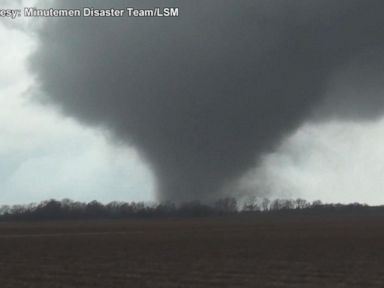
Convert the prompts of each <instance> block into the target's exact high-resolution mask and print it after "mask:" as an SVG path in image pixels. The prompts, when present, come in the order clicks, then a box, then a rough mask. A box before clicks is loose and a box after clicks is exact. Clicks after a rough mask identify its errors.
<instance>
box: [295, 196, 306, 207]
mask: <svg viewBox="0 0 384 288" xmlns="http://www.w3.org/2000/svg"><path fill="white" fill-rule="evenodd" d="M295 205H296V209H305V208H308V207H309V203H308V202H307V201H306V200H304V199H301V198H297V199H296V200H295Z"/></svg>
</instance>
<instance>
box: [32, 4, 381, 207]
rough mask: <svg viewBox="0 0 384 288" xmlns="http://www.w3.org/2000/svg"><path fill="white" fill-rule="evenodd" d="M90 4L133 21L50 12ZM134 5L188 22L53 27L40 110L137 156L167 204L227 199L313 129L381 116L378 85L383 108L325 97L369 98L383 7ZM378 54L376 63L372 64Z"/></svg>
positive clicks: (46, 36) (44, 43)
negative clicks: (168, 10)
mask: <svg viewBox="0 0 384 288" xmlns="http://www.w3.org/2000/svg"><path fill="white" fill-rule="evenodd" d="M91 4H92V5H91ZM79 5H81V6H79ZM88 5H91V6H92V7H94V8H110V7H109V6H111V5H112V6H113V7H114V8H119V9H120V8H121V9H124V8H126V7H127V2H126V1H113V4H111V3H108V4H106V3H105V1H101V0H100V1H92V2H91V1H83V2H81V4H80V2H79V1H55V2H54V5H53V6H55V8H60V7H66V8H76V7H80V8H81V7H84V6H88ZM107 6H108V7H107ZM129 6H130V7H137V8H153V7H158V6H167V7H179V9H180V16H179V17H175V18H128V17H122V18H117V19H112V18H61V19H54V18H51V19H48V20H46V22H45V25H43V27H42V29H41V30H40V31H39V33H38V37H39V42H40V44H39V48H38V49H37V51H36V53H35V54H34V55H33V56H32V57H31V70H32V71H33V72H34V73H35V75H36V76H37V80H38V82H39V85H40V89H41V92H42V93H41V94H40V98H39V100H40V101H45V102H49V103H52V104H54V105H56V107H58V108H59V109H60V110H61V111H62V113H65V114H67V115H70V116H73V117H75V118H77V119H78V120H79V121H80V122H82V123H85V124H87V125H92V126H97V127H103V128H106V129H108V130H109V131H110V132H111V134H113V135H114V137H115V139H117V140H118V141H123V142H126V143H127V144H129V145H134V146H135V147H136V148H137V149H138V151H139V153H140V155H141V156H142V157H143V159H145V160H146V161H147V162H148V163H149V164H150V165H151V168H152V170H153V173H154V175H155V177H156V179H157V190H158V198H159V199H160V200H168V199H170V200H174V201H180V200H193V199H200V200H209V199H214V198H216V197H219V196H221V195H223V194H222V193H226V192H225V191H228V189H226V188H227V187H230V184H232V183H233V182H234V181H236V180H237V179H239V177H241V176H242V175H244V173H246V172H247V171H248V170H249V169H251V168H252V167H254V166H255V165H257V164H258V161H259V160H260V157H261V156H262V155H264V154H265V153H268V152H270V151H273V149H275V148H276V147H277V146H278V145H279V143H280V142H281V140H282V139H284V137H285V136H287V135H289V134H290V133H292V132H293V131H294V130H295V129H296V128H297V127H299V126H300V125H301V124H302V123H303V122H304V121H306V120H307V119H310V118H311V119H315V118H316V119H319V120H321V121H324V120H327V119H329V118H331V117H334V116H335V115H336V117H348V118H352V119H354V117H357V118H356V119H361V118H362V117H363V118H366V119H370V118H372V117H374V116H377V115H378V114H380V113H381V108H382V105H381V104H382V103H381V102H382V101H381V100H380V99H381V98H380V97H377V93H380V91H382V90H381V84H379V83H375V84H374V85H376V86H375V87H376V88H372V87H371V86H369V87H370V89H371V88H372V89H376V90H375V91H376V92H377V93H376V94H375V95H376V96H375V97H368V98H367V97H365V95H362V94H361V93H355V94H353V95H352V96H351V93H349V92H348V91H346V93H334V94H332V93H328V92H329V87H330V86H332V85H333V84H332V83H333V82H332V81H336V82H337V83H342V84H343V85H344V86H343V87H348V85H349V84H352V83H353V84H354V85H357V86H358V87H363V86H364V85H363V84H362V86H360V84H359V83H360V82H358V81H357V82H356V79H355V78H356V77H349V76H348V75H358V73H355V72H353V71H354V69H355V70H357V71H360V72H361V71H364V69H362V68H361V67H364V65H368V66H369V67H371V65H370V64H371V63H373V62H375V59H383V58H382V56H383V48H384V38H383V35H382V30H383V27H384V17H383V16H382V15H383V10H384V3H383V2H382V1H378V0H372V1H364V0H348V1H342V0H340V1H330V0H321V1H320V0H318V1H317V0H308V1H295V0H273V1H271V0H258V1H251V0H249V1H248V0H244V1H236V2H235V1H217V0H214V1H202V0H197V1H160V2H159V1H145V3H143V2H142V1H130V2H129ZM367 53H368V54H369V55H373V56H370V57H368V58H369V59H368V60H365V58H364V56H362V55H368V54H367ZM356 59H357V60H356ZM372 59H373V60H372ZM359 61H360V62H359ZM351 63H352V64H351ZM379 70H380V69H376V68H374V69H371V70H370V72H372V73H373V74H375V75H376V74H378V73H380V71H379ZM338 71H342V72H340V73H341V74H340V73H339V74H338ZM349 71H352V72H349ZM360 72H359V73H360ZM348 73H350V74H348ZM338 75H346V76H345V77H344V76H343V77H344V78H343V77H342V76H340V77H341V78H337V77H339V76H338ZM365 76H366V75H365ZM335 79H336V80H335ZM338 79H342V81H341V80H340V81H341V82H339V80H338ZM359 79H361V78H359ZM366 79H369V78H366ZM377 82H379V81H377ZM356 83H357V84H356ZM337 85H339V84H337ZM337 85H336V86H337ZM337 87H339V86H337ZM340 87H341V86H340ZM363 88H364V87H363ZM363 90H364V89H363ZM332 91H334V90H332ZM343 91H344V90H343ZM344 92H345V91H344ZM363 92H364V91H363ZM371 94H372V93H371ZM369 95H370V94H369ZM360 97H363V98H360ZM364 97H365V98H364ZM362 99H363V100H362ZM371 101H373V102H372V103H376V104H369V105H365V106H364V109H365V111H364V113H360V112H359V111H360V110H359V109H360V108H361V103H371ZM335 103H339V104H340V103H341V105H339V106H340V107H339V108H343V109H339V108H337V105H336V104H335ZM379 104H380V105H379ZM335 107H336V108H337V109H336V110H335V109H334V108H335ZM377 107H379V108H377ZM345 108H347V109H345ZM342 111H344V112H345V111H346V112H345V113H344V112H342ZM339 112H340V113H339ZM314 115H315V116H314Z"/></svg>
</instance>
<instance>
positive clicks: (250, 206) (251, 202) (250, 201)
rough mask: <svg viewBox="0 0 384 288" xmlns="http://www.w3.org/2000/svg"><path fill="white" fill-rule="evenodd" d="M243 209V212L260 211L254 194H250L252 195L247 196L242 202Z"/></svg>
mask: <svg viewBox="0 0 384 288" xmlns="http://www.w3.org/2000/svg"><path fill="white" fill-rule="evenodd" d="M242 210H243V211H245V212H254V211H260V210H261V209H260V206H259V203H258V201H257V198H256V196H254V195H252V196H249V197H248V198H247V199H246V200H245V202H244V204H243V209H242Z"/></svg>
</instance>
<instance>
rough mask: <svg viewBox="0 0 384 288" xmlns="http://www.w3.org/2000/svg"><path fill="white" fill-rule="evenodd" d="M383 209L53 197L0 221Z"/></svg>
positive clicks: (10, 210)
mask: <svg viewBox="0 0 384 288" xmlns="http://www.w3.org/2000/svg"><path fill="white" fill-rule="evenodd" d="M363 211H364V212H367V211H368V212H377V211H380V212H383V213H384V206H374V207H373V206H368V205H366V204H360V203H352V204H339V203H338V204H323V203H322V202H321V201H319V200H317V201H313V202H308V201H306V200H304V199H300V198H299V199H295V200H293V199H274V200H270V199H268V198H263V199H258V198H249V199H247V200H245V201H243V202H242V204H239V203H238V201H237V200H236V199H235V198H231V197H228V198H223V199H219V200H217V201H216V202H213V203H211V204H204V203H201V202H198V201H194V202H186V203H182V204H175V203H172V202H166V203H160V204H146V203H144V202H130V203H128V202H118V201H113V202H110V203H108V204H102V203H100V202H98V201H91V202H88V203H84V202H76V201H72V200H70V199H63V200H61V201H58V200H55V199H51V200H47V201H43V202H41V203H39V204H34V203H32V204H27V205H13V206H9V205H3V206H1V207H0V221H13V220H55V219H57V220H59V219H60V220H66V219H68V220H69V219H125V218H162V217H204V216H223V215H234V214H241V215H244V214H267V213H268V214H273V213H275V214H279V213H302V214H305V213H331V212H338V213H339V212H353V213H355V212H363Z"/></svg>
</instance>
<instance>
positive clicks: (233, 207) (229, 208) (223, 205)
mask: <svg viewBox="0 0 384 288" xmlns="http://www.w3.org/2000/svg"><path fill="white" fill-rule="evenodd" d="M214 208H215V210H216V211H218V212H219V213H222V214H227V213H234V212H237V201H236V199H235V198H232V197H226V198H223V199H219V200H217V201H216V202H215V205H214Z"/></svg>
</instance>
